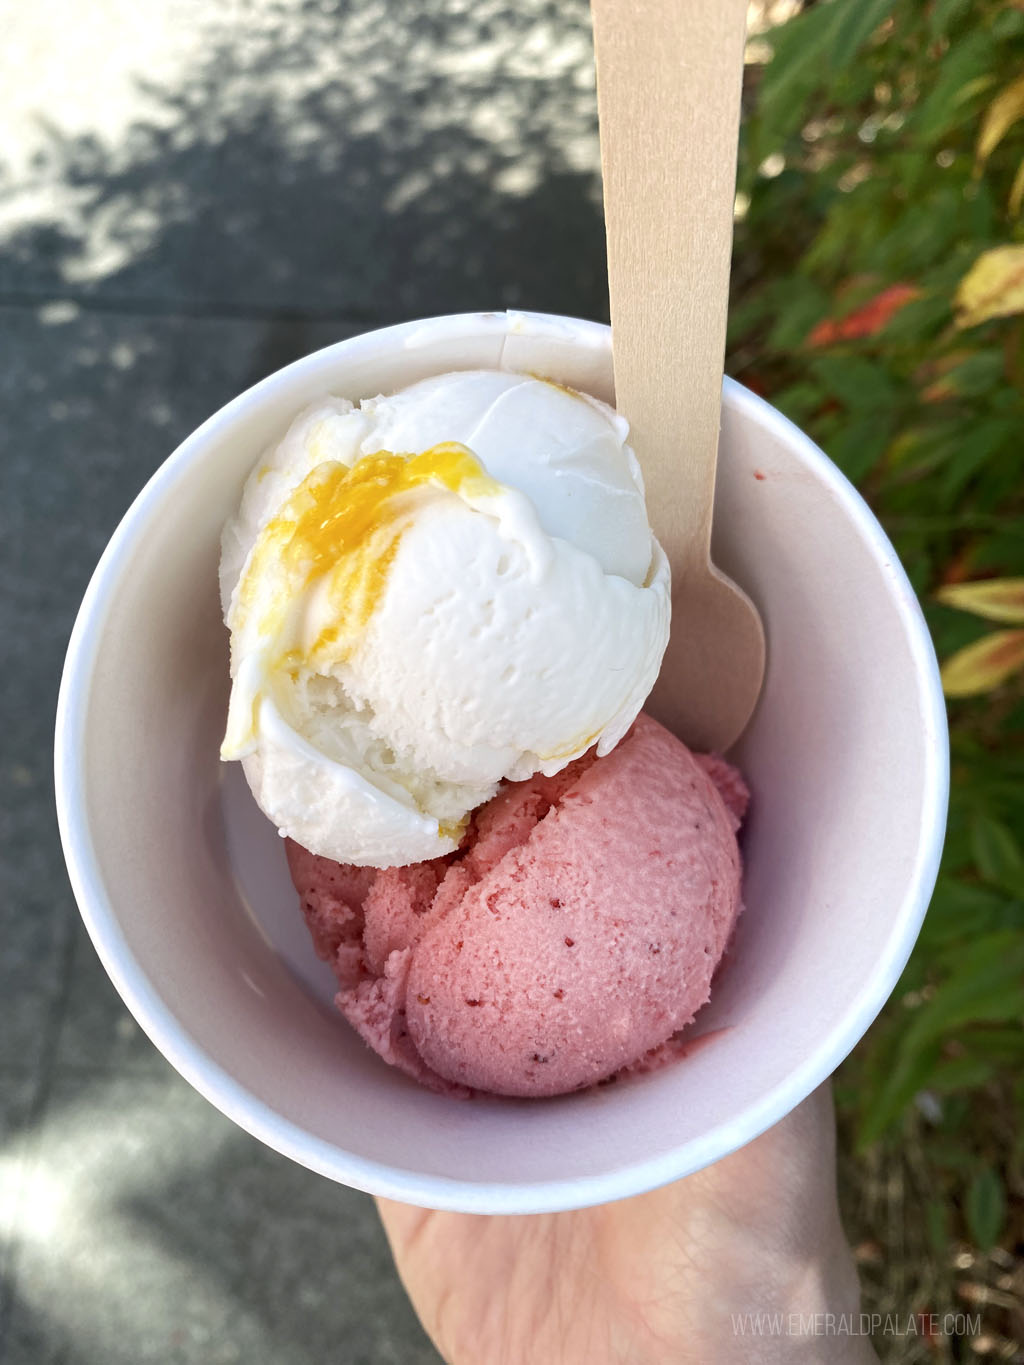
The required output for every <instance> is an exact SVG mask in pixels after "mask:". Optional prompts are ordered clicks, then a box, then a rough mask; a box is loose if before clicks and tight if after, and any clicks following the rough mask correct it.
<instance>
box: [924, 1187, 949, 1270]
mask: <svg viewBox="0 0 1024 1365" xmlns="http://www.w3.org/2000/svg"><path fill="white" fill-rule="evenodd" d="M924 1219H925V1228H926V1230H927V1233H928V1243H929V1245H930V1247H931V1249H932V1254H933V1256H934V1257H935V1258H936V1260H939V1258H942V1259H943V1260H945V1257H946V1256H947V1255H948V1254H949V1243H950V1238H951V1229H950V1218H949V1203H948V1201H947V1200H945V1199H929V1200H928V1202H927V1203H926V1204H925V1206H924Z"/></svg>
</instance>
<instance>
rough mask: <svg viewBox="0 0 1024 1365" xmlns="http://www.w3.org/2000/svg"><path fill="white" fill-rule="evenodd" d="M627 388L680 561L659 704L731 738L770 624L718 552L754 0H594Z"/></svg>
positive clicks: (619, 375) (629, 409) (643, 459)
mask: <svg viewBox="0 0 1024 1365" xmlns="http://www.w3.org/2000/svg"><path fill="white" fill-rule="evenodd" d="M591 9H592V12H593V17H594V47H595V52H596V55H597V78H598V79H597V94H598V113H599V116H600V125H601V163H602V168H603V172H604V210H605V224H606V229H607V234H608V283H609V291H610V294H611V318H612V346H613V352H614V363H615V398H616V406H617V408H618V410H619V411H620V412H621V413H622V414H623V415H624V416H625V417H626V418H628V420H629V423H630V427H631V430H632V437H631V444H632V445H633V448H634V450H635V451H636V453H637V456H638V458H639V460H640V464H641V467H642V469H643V473H644V481H645V484H646V487H647V509H648V513H649V515H650V519H651V525H652V527H653V528H654V532H655V534H656V535H657V537H658V539H659V540H660V541H661V544H662V545H663V547H664V549H665V553H666V554H667V555H668V558H669V562H670V564H671V566H672V634H671V638H670V640H669V645H668V651H667V653H666V655H665V662H664V664H663V666H662V670H661V676H660V678H659V680H658V685H657V687H656V688H655V690H654V692H653V693H652V697H651V702H650V704H649V709H651V710H652V711H653V712H654V714H655V715H656V716H657V717H658V718H659V719H660V720H661V721H662V722H663V723H664V724H666V725H667V726H668V727H669V728H670V729H672V730H674V731H675V732H676V734H678V735H679V736H680V738H682V739H683V740H685V741H686V743H687V744H689V745H691V746H693V747H694V748H697V749H705V750H706V749H710V750H714V751H716V752H722V751H723V750H725V749H727V748H728V747H729V745H730V744H732V742H733V741H734V740H735V739H737V738H738V737H739V735H740V733H741V732H742V730H743V728H744V727H745V725H746V723H747V721H748V720H749V719H750V715H751V712H752V711H753V709H754V705H755V703H756V701H757V698H758V694H759V692H760V690H761V682H762V679H763V677H764V630H763V628H762V626H761V619H760V617H759V616H758V614H757V610H756V608H755V607H754V605H753V603H752V602H751V601H750V599H749V598H748V597H747V596H746V594H745V593H743V592H742V591H741V590H740V589H739V588H738V587H737V586H736V584H735V583H733V582H731V581H730V580H729V579H728V578H726V577H725V575H724V574H722V573H720V572H719V571H718V570H717V569H716V568H715V566H714V565H713V564H712V563H711V516H712V509H713V504H714V491H715V466H716V463H717V459H718V432H719V424H720V415H721V398H722V369H723V360H724V353H725V320H726V310H727V306H728V298H729V257H730V252H731V248H732V224H733V202H734V198H735V191H736V146H737V141H738V137H739V116H740V90H741V86H742V79H743V43H744V33H745V25H746V10H747V0H591Z"/></svg>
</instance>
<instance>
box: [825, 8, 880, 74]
mask: <svg viewBox="0 0 1024 1365" xmlns="http://www.w3.org/2000/svg"><path fill="white" fill-rule="evenodd" d="M893 4H894V0H842V3H837V4H835V5H834V6H833V9H834V10H835V22H834V24H833V28H832V68H833V70H835V71H842V70H843V69H844V68H845V67H847V66H849V64H850V63H851V62H852V61H853V59H854V58H855V57H856V56H857V54H858V52H859V51H860V49H861V48H862V47H863V46H864V44H865V43H866V42H867V40H868V39H869V38H870V37H871V35H872V33H874V31H875V30H876V29H877V28H878V27H879V25H880V24H881V23H882V22H883V20H885V19H887V18H888V17H889V14H890V12H891V10H892V7H893Z"/></svg>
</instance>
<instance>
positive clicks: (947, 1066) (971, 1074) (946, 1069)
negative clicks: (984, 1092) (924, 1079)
mask: <svg viewBox="0 0 1024 1365" xmlns="http://www.w3.org/2000/svg"><path fill="white" fill-rule="evenodd" d="M999 1071H1000V1064H999V1062H998V1061H997V1060H995V1059H994V1058H992V1057H976V1056H972V1055H971V1053H967V1054H966V1055H965V1056H963V1057H944V1058H943V1059H942V1061H940V1062H938V1063H937V1064H936V1066H935V1068H934V1069H933V1071H932V1074H931V1079H930V1080H929V1082H928V1089H929V1090H934V1091H935V1092H936V1093H937V1094H939V1095H948V1094H950V1093H951V1092H953V1091H956V1090H977V1089H978V1088H979V1087H980V1086H983V1085H988V1083H989V1082H990V1081H992V1080H994V1079H995V1078H996V1076H998V1075H999Z"/></svg>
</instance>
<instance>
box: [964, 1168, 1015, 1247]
mask: <svg viewBox="0 0 1024 1365" xmlns="http://www.w3.org/2000/svg"><path fill="white" fill-rule="evenodd" d="M964 1212H965V1213H966V1215H967V1227H968V1230H969V1232H970V1234H971V1237H972V1239H973V1240H974V1243H975V1245H976V1246H978V1247H980V1248H981V1250H982V1251H988V1250H989V1248H990V1247H993V1246H995V1244H996V1242H998V1240H999V1234H1000V1233H1001V1232H1002V1230H1003V1224H1004V1222H1005V1221H1006V1190H1005V1189H1004V1187H1003V1181H1002V1177H1001V1176H1000V1175H999V1172H998V1171H996V1170H995V1169H993V1167H991V1166H983V1167H982V1169H981V1170H980V1171H978V1172H977V1174H976V1175H975V1176H974V1179H973V1180H972V1181H971V1183H970V1185H969V1186H968V1187H967V1198H966V1201H965V1206H964Z"/></svg>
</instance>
